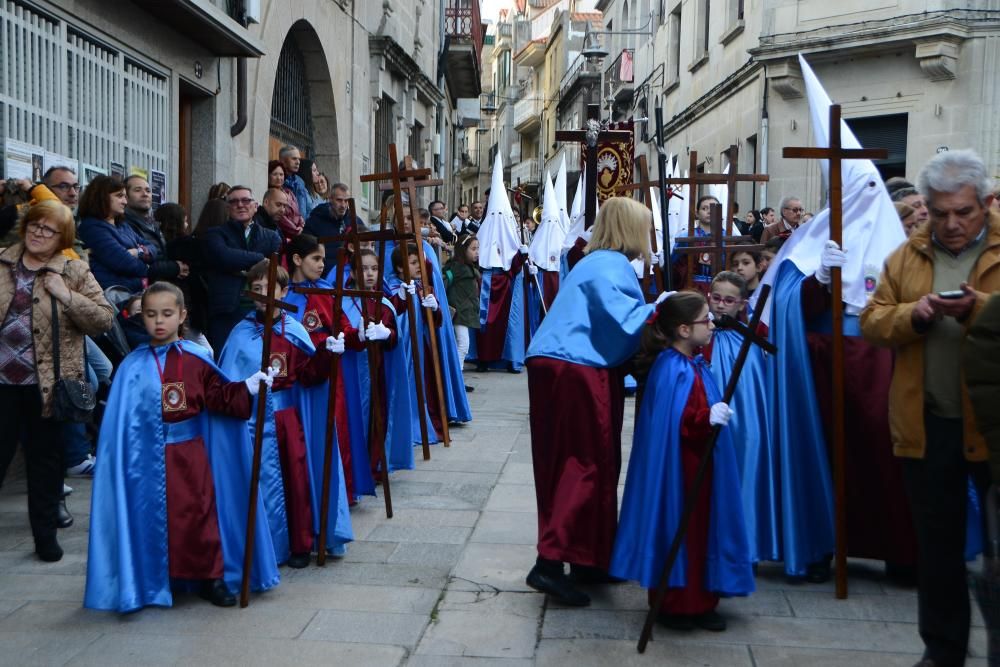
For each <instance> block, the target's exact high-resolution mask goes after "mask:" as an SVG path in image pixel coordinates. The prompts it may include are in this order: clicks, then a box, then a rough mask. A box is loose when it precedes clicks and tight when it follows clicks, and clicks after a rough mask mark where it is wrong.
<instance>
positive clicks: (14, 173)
mask: <svg viewBox="0 0 1000 667" xmlns="http://www.w3.org/2000/svg"><path fill="white" fill-rule="evenodd" d="M3 146H4V149H3V176H4V178H27V179H28V180H29V181H31V182H32V183H37V182H38V181H40V180H42V174H43V173H44V166H43V165H44V163H45V149H43V148H42V147H41V146H35V145H34V144H26V143H24V142H23V141H17V140H16V139H11V138H10V137H7V138H6V139H4V142H3Z"/></svg>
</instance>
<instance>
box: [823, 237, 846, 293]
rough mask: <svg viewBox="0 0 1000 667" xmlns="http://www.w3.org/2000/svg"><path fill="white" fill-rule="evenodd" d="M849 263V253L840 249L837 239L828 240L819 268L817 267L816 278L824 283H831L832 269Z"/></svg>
mask: <svg viewBox="0 0 1000 667" xmlns="http://www.w3.org/2000/svg"><path fill="white" fill-rule="evenodd" d="M845 264H847V253H846V252H844V251H843V250H841V249H840V246H839V245H837V242H836V241H827V242H826V245H825V246H823V254H822V255H820V258H819V268H818V269H816V280H818V281H819V282H820V284H822V285H829V284H830V269H832V268H833V267H835V266H837V267H843V266H844V265H845Z"/></svg>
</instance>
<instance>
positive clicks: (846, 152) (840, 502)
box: [781, 104, 889, 600]
mask: <svg viewBox="0 0 1000 667" xmlns="http://www.w3.org/2000/svg"><path fill="white" fill-rule="evenodd" d="M781 155H782V157H785V158H799V159H804V160H829V163H830V240H832V241H833V242H834V243H836V244H837V245H838V246H841V245H842V244H843V240H844V239H843V229H844V226H843V221H844V209H843V196H844V195H843V182H842V181H843V174H842V173H841V162H842V161H843V160H880V159H885V158H887V157H888V156H889V152H888V151H887V150H885V149H882V148H874V149H864V148H844V147H843V144H842V143H841V137H840V105H839V104H831V105H830V142H829V148H819V147H813V146H809V147H787V148H785V149H784V150H783V151H782V153H781ZM858 250H859V251H860V248H859V249H858ZM830 295H831V300H832V309H833V312H832V315H833V355H832V356H833V417H832V422H833V424H832V427H833V487H834V510H835V511H834V519H835V520H834V534H835V536H836V549H835V550H836V559H835V560H836V565H837V573H836V594H837V598H838V599H841V600H843V599H844V598H846V597H847V516H846V510H847V482H846V474H845V472H846V470H845V469H846V465H847V460H846V454H845V449H844V302H843V298H844V290H843V282H842V281H841V273H840V267H836V266H835V267H832V268H831V269H830Z"/></svg>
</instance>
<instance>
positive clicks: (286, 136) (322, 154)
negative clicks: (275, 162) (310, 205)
mask: <svg viewBox="0 0 1000 667" xmlns="http://www.w3.org/2000/svg"><path fill="white" fill-rule="evenodd" d="M285 144H292V145H294V146H297V147H298V148H299V150H301V151H302V153H303V156H307V157H309V158H310V159H313V160H315V161H316V162H317V163H318V164H319V166H320V168H321V170H322V171H324V172H325V173H326V174H327V176H328V177H329V178H330V179H331V180H341V179H340V143H339V140H338V133H337V114H336V106H335V100H334V95H333V83H332V81H331V79H330V68H329V67H328V65H327V61H326V54H325V53H324V51H323V47H322V45H321V44H320V41H319V37H318V36H317V35H316V31H315V30H313V27H312V26H311V25H310V24H309V23H308V22H307V21H304V20H300V21H297V22H296V23H295V24H294V25H292V27H291V29H290V30H289V31H288V35H287V36H286V37H285V41H284V43H283V44H282V46H281V54H280V56H279V57H278V67H277V71H276V73H275V77H274V90H273V92H272V94H271V124H270V142H269V147H268V153H269V156H270V157H271V158H272V159H273V158H276V157H277V155H278V151H279V150H280V149H281V147H282V146H284V145H285Z"/></svg>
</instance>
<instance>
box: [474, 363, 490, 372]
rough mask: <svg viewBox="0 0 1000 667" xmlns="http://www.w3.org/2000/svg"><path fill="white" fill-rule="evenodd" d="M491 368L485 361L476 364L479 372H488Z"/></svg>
mask: <svg viewBox="0 0 1000 667" xmlns="http://www.w3.org/2000/svg"><path fill="white" fill-rule="evenodd" d="M489 370H490V369H489V366H487V365H486V364H485V363H478V364H476V372H477V373H486V372H487V371H489Z"/></svg>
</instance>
